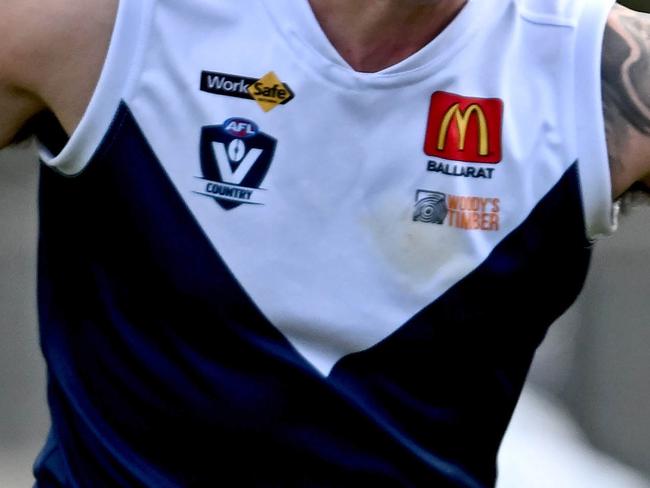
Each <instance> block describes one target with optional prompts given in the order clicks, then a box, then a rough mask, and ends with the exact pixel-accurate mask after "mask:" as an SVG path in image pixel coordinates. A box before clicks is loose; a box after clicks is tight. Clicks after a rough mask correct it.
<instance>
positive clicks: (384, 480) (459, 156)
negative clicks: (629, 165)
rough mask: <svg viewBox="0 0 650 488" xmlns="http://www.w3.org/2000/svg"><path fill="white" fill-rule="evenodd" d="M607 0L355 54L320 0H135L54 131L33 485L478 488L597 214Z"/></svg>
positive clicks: (43, 253)
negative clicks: (100, 64)
mask: <svg viewBox="0 0 650 488" xmlns="http://www.w3.org/2000/svg"><path fill="white" fill-rule="evenodd" d="M611 5H612V1H611V0H603V1H596V0H571V1H569V0H554V1H553V0H498V1H496V0H493V1H490V0H470V1H469V2H468V4H467V6H466V7H465V8H463V10H462V11H461V12H460V14H459V15H458V17H457V18H456V19H455V20H454V21H453V22H452V23H451V24H450V25H449V26H448V27H447V28H446V29H445V30H444V32H442V33H441V34H440V35H439V36H438V37H437V38H436V39H435V40H434V41H432V42H431V43H430V44H428V45H427V46H426V47H424V48H423V49H422V50H420V51H419V52H417V53H415V54H414V55H412V56H410V57H409V58H408V59H405V60H404V61H402V62H400V63H398V64H396V65H394V66H392V67H390V68H387V69H385V70H382V71H380V72H378V73H358V72H355V71H354V70H352V69H351V68H350V67H349V66H348V65H347V64H346V63H345V61H344V60H343V59H342V58H341V57H340V55H339V54H338V53H337V52H336V51H335V50H334V48H333V47H332V46H331V45H330V44H329V42H328V40H327V38H326V37H325V35H324V33H323V32H322V31H321V29H320V27H319V25H318V23H317V21H316V19H315V18H314V16H313V14H312V12H311V10H310V8H309V4H308V2H307V0H246V1H238V2H235V1H225V0H217V1H215V0H185V1H182V2H179V1H176V0H122V1H121V2H120V6H119V12H118V16H117V21H116V26H115V31H114V35H113V39H112V42H111V46H110V50H109V53H108V57H107V59H106V62H105V67H104V69H103V72H102V75H101V78H100V81H99V84H98V86H97V88H96V92H95V94H94V96H93V98H92V101H91V102H90V105H89V107H88V109H87V112H86V114H85V115H84V117H83V119H82V120H81V123H80V125H79V126H78V129H77V130H76V131H75V133H74V134H72V136H71V137H70V140H69V141H68V142H67V144H65V146H64V147H62V148H56V147H55V145H52V144H46V143H45V142H44V139H42V141H43V143H42V150H41V157H42V160H43V162H44V165H43V169H42V181H41V190H40V201H41V222H40V253H39V254H40V264H39V308H40V319H41V333H42V348H43V352H44V354H45V358H46V361H47V365H48V399H49V405H50V408H51V413H52V430H51V434H50V436H49V439H48V443H47V445H46V447H45V449H44V450H43V452H42V454H41V456H40V458H39V460H38V461H37V464H36V468H35V470H36V475H37V478H38V486H40V487H50V486H65V487H80V488H85V487H93V488H96V487H116V486H120V487H144V486H146V487H156V488H164V487H185V486H242V487H248V486H265V487H267V486H269V487H294V486H295V487H305V486H307V487H343V486H355V487H359V486H428V487H446V486H453V487H471V488H479V487H489V486H493V484H494V481H495V477H496V469H495V458H496V453H497V450H498V447H499V443H500V441H501V438H502V436H503V433H504V431H505V429H506V426H507V424H508V421H509V419H510V416H511V413H512V411H513V409H514V406H515V403H516V401H517V397H518V395H519V393H520V389H521V387H522V384H523V382H524V379H525V377H526V374H527V370H528V367H529V364H530V362H531V359H532V357H533V354H534V351H535V349H536V347H537V346H538V344H539V343H540V341H541V340H542V338H543V337H544V334H545V332H546V330H547V327H548V326H549V325H550V324H551V323H552V322H553V321H554V320H555V318H556V317H558V316H559V315H560V314H561V313H562V312H563V311H564V310H565V309H566V308H567V307H568V306H569V305H570V304H571V303H572V302H573V300H574V299H575V297H576V296H577V294H578V293H579V291H580V289H581V287H582V283H583V281H584V277H585V273H586V270H587V266H588V262H589V257H590V246H591V243H592V242H593V240H594V238H595V237H596V236H598V235H600V234H607V233H609V232H611V231H612V228H613V217H612V204H611V201H610V181H609V171H608V164H607V154H606V147H605V135H604V134H605V132H604V123H603V116H602V104H601V98H600V81H599V79H600V56H601V43H602V38H603V32H604V25H605V21H606V17H607V14H608V12H609V9H610V7H611ZM59 149H60V150H59Z"/></svg>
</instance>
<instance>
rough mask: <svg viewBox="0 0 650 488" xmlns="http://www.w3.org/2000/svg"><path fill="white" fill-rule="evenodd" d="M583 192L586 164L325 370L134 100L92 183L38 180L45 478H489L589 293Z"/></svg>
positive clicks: (455, 481) (195, 481) (437, 482)
mask: <svg viewBox="0 0 650 488" xmlns="http://www.w3.org/2000/svg"><path fill="white" fill-rule="evenodd" d="M578 191H579V188H578V178H577V169H576V166H574V167H572V168H571V170H570V171H568V172H567V173H566V175H565V176H564V177H563V178H562V180H561V181H560V182H559V183H558V184H557V186H556V187H555V188H554V189H553V190H552V191H551V192H550V193H549V194H548V196H546V197H545V198H544V199H543V200H542V201H541V202H540V203H539V205H538V207H537V208H536V209H535V210H534V211H533V213H532V214H531V216H530V218H529V219H528V220H527V221H526V222H525V223H524V224H523V225H522V226H521V227H520V228H519V229H517V230H516V231H515V232H513V233H512V235H510V236H509V237H508V238H507V239H506V240H505V241H503V242H502V243H501V244H500V245H499V246H498V247H497V248H496V249H495V250H494V252H493V253H492V254H491V255H490V257H489V258H488V259H487V261H486V262H485V263H483V264H482V265H481V266H480V267H479V268H478V269H476V270H475V271H474V272H473V273H472V274H471V275H470V276H468V277H466V278H465V279H463V280H462V281H460V282H459V283H458V284H457V285H456V286H454V287H453V288H452V289H451V290H449V292H448V293H446V294H445V295H444V296H443V297H442V298H441V299H439V300H438V301H436V302H435V303H433V304H432V305H430V306H429V307H427V308H426V309H425V310H422V311H421V313H419V314H418V315H417V316H415V317H413V319H412V320H410V321H409V322H408V323H407V324H405V325H404V326H403V327H402V328H401V329H400V330H398V331H397V332H396V333H395V334H393V335H392V336H391V337H389V338H387V339H386V340H384V341H383V342H382V343H380V344H378V345H377V346H375V347H373V348H372V349H370V350H367V351H364V352H361V353H358V354H354V355H351V356H349V357H346V358H344V359H343V360H341V361H340V362H339V363H338V364H337V365H336V366H335V368H334V370H333V372H332V374H331V375H330V377H328V378H323V377H322V376H321V375H320V374H319V373H318V372H317V371H316V370H315V369H314V368H312V367H311V366H310V365H309V363H307V362H306V361H305V360H304V359H303V358H302V357H301V356H300V355H299V354H298V353H297V352H296V351H295V350H294V348H293V347H292V346H291V344H290V343H289V342H288V341H287V340H286V339H285V338H284V336H283V335H282V334H280V333H279V332H278V331H277V330H276V329H275V328H274V327H273V326H272V324H270V323H269V322H268V320H267V319H266V318H265V317H264V316H263V315H262V313H261V312H260V311H259V310H258V309H257V307H256V306H255V304H254V303H253V302H252V301H251V299H250V298H249V297H248V295H247V294H246V292H245V290H243V289H242V288H241V286H240V285H239V283H238V282H237V280H236V279H235V278H234V277H233V276H232V274H231V273H230V272H229V270H228V268H227V266H226V264H225V263H224V262H223V261H222V260H221V258H220V257H219V255H218V253H216V252H215V250H214V248H213V247H212V245H211V243H210V242H209V241H208V240H207V238H206V237H205V235H204V234H203V231H202V230H201V228H200V227H199V226H198V224H197V223H196V221H195V220H194V218H193V217H192V215H191V214H190V212H189V210H188V209H187V207H186V206H185V204H184V202H183V201H182V199H181V198H180V196H179V195H178V193H177V191H176V189H175V188H174V186H173V184H172V183H171V181H169V179H168V177H167V175H166V173H165V172H164V170H163V169H162V167H161V166H160V163H159V162H158V161H157V158H156V156H155V154H154V152H153V150H152V148H151V147H150V146H149V145H148V143H147V141H146V139H145V137H144V135H143V134H142V132H141V131H140V129H139V127H138V125H137V123H136V121H135V119H134V118H133V116H132V114H131V113H130V112H129V110H128V108H127V107H126V106H125V105H123V106H122V107H121V108H120V111H119V113H118V114H117V117H116V119H115V122H114V124H113V126H112V128H111V130H110V131H109V134H108V135H107V137H106V139H105V141H104V143H103V144H102V146H101V147H100V148H99V150H98V152H97V154H96V155H95V157H94V158H93V161H92V163H91V164H90V165H89V166H88V168H87V169H86V170H85V171H84V172H83V173H82V174H81V175H79V176H77V177H74V178H68V177H65V176H62V175H60V174H58V173H56V172H55V171H53V170H51V169H49V168H45V167H43V169H42V175H41V190H40V207H41V209H40V210H41V227H40V245H39V259H40V261H39V309H40V318H41V337H42V348H43V352H44V355H45V358H46V361H47V364H48V379H49V381H48V398H49V403H50V408H51V413H52V421H53V431H52V438H51V442H50V447H49V448H48V449H52V448H55V449H56V450H57V453H58V454H57V456H43V457H42V459H41V461H40V462H38V463H37V465H36V467H35V473H36V476H37V479H38V486H42V487H49V486H57V485H56V484H53V482H52V480H58V483H59V485H60V486H70V487H89V486H92V487H104V486H107V487H108V486H110V487H115V486H126V487H131V486H133V487H139V486H149V487H167V486H169V487H172V486H215V485H218V484H219V483H220V482H223V483H225V484H226V485H232V483H236V484H235V486H265V487H267V486H268V487H274V486H278V487H292V486H302V487H305V486H306V487H312V486H313V487H320V486H322V487H326V486H337V487H344V486H405V487H408V486H435V487H443V488H444V487H472V488H482V487H489V486H492V485H493V484H494V479H495V467H494V466H495V456H496V451H497V448H498V444H499V441H500V439H501V436H502V435H503V431H504V430H505V427H506V424H507V422H508V420H509V418H510V415H511V412H512V409H513V408H514V405H515V402H516V398H517V396H518V394H519V391H520V389H521V386H522V383H523V381H524V378H525V376H526V372H527V369H528V366H529V364H530V361H531V358H532V355H533V352H534V350H535V348H536V346H537V345H538V344H539V342H540V341H541V339H542V337H543V336H544V333H545V331H546V328H547V326H548V325H549V324H550V323H551V322H552V321H553V320H554V319H555V318H556V317H557V316H558V315H559V314H560V313H561V312H562V311H563V310H564V309H565V308H566V307H567V306H568V305H569V304H570V303H571V302H572V301H573V300H574V298H575V297H576V295H577V293H578V292H579V290H580V288H581V286H582V283H583V281H584V276H585V273H586V269H587V265H588V261H589V255H590V251H589V247H588V243H587V241H586V239H585V237H584V231H583V228H584V225H583V217H582V210H581V203H580V198H579V195H578ZM251 259H254V256H251ZM226 480H229V481H228V482H226Z"/></svg>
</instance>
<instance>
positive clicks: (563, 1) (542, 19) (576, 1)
mask: <svg viewBox="0 0 650 488" xmlns="http://www.w3.org/2000/svg"><path fill="white" fill-rule="evenodd" d="M513 1H514V3H515V4H516V7H517V10H518V11H519V13H520V15H521V16H522V17H523V18H524V19H526V20H529V21H531V22H535V23H541V24H551V25H558V26H573V25H575V24H576V23H577V22H578V21H579V19H580V17H581V16H582V15H583V12H584V10H585V8H591V7H597V6H598V4H602V5H609V4H611V1H610V0H513Z"/></svg>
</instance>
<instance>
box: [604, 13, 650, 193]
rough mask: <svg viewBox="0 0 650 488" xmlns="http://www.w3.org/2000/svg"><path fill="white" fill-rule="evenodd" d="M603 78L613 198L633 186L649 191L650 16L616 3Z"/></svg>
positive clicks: (607, 29)
mask: <svg viewBox="0 0 650 488" xmlns="http://www.w3.org/2000/svg"><path fill="white" fill-rule="evenodd" d="M602 77H603V101H604V110H605V126H606V131H607V145H608V150H609V163H610V168H611V174H612V187H613V197H614V198H618V197H619V196H621V195H622V194H623V193H624V192H625V191H627V190H628V189H630V188H631V187H633V186H636V187H643V188H645V189H646V190H648V191H650V15H648V14H643V13H639V12H635V11H633V10H629V9H627V8H625V7H622V6H620V5H616V6H615V7H614V9H613V10H612V12H611V14H610V16H609V21H608V23H607V28H606V31H605V41H604V51H603V71H602Z"/></svg>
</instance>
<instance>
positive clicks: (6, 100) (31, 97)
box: [0, 0, 118, 147]
mask: <svg viewBox="0 0 650 488" xmlns="http://www.w3.org/2000/svg"><path fill="white" fill-rule="evenodd" d="M117 1H118V0H39V1H36V0H5V1H4V2H3V5H2V13H3V14H2V15H0V33H2V34H1V39H2V42H0V147H3V146H5V145H7V144H8V143H10V142H11V140H12V139H13V138H14V136H15V135H16V133H17V131H18V130H19V129H20V128H21V127H22V126H23V125H24V124H25V122H26V121H27V120H28V119H30V118H31V117H32V116H34V115H35V114H37V113H38V112H40V111H42V110H44V109H50V110H52V112H54V113H55V114H56V116H57V118H58V119H59V121H60V122H61V124H62V125H63V127H64V129H65V130H66V131H67V132H68V133H72V132H73V131H74V129H75V128H76V126H77V124H78V123H79V120H80V119H81V116H82V115H83V113H84V111H85V109H86V106H87V105H88V102H89V101H90V97H91V96H92V93H93V90H94V87H95V85H96V83H97V80H98V78H99V74H100V71H101V67H102V65H103V61H104V58H105V55H106V51H107V48H108V44H109V40H110V36H111V32H112V29H113V24H114V19H115V12H116V10H117Z"/></svg>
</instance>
